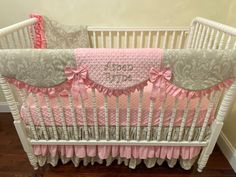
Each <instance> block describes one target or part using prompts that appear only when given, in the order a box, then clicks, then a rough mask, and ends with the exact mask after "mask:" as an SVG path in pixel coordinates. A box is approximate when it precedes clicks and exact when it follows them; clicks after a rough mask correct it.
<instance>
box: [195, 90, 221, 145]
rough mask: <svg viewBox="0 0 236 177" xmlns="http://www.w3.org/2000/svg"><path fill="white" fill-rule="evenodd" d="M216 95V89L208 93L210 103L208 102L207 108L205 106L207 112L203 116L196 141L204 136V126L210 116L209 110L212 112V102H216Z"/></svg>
mask: <svg viewBox="0 0 236 177" xmlns="http://www.w3.org/2000/svg"><path fill="white" fill-rule="evenodd" d="M218 96H219V92H216V91H215V92H213V93H212V94H211V95H210V103H209V105H208V108H207V113H206V115H205V118H204V122H203V125H202V128H201V132H200V135H199V138H198V141H202V140H203V138H204V134H205V131H206V127H207V124H208V121H209V118H210V116H211V112H212V110H213V108H214V103H215V102H216V100H217V98H218Z"/></svg>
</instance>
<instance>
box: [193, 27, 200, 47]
mask: <svg viewBox="0 0 236 177" xmlns="http://www.w3.org/2000/svg"><path fill="white" fill-rule="evenodd" d="M199 26H200V27H199V30H198V33H197V37H196V41H195V44H194V47H193V48H194V49H197V47H198V43H199V41H200V36H201V32H202V25H201V24H200V25H199Z"/></svg>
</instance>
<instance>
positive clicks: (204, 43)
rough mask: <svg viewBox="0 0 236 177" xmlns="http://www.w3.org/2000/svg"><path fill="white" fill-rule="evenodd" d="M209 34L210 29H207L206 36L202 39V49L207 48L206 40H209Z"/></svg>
mask: <svg viewBox="0 0 236 177" xmlns="http://www.w3.org/2000/svg"><path fill="white" fill-rule="evenodd" d="M209 33H210V27H207V31H206V35H205V37H204V41H203V47H202V49H206V47H207V40H208V38H209Z"/></svg>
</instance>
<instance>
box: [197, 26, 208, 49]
mask: <svg viewBox="0 0 236 177" xmlns="http://www.w3.org/2000/svg"><path fill="white" fill-rule="evenodd" d="M205 33H206V26H203V29H202V33H201V36H200V41H199V44H198V46H196V47H197V48H198V49H201V48H202V45H203V40H204V37H205Z"/></svg>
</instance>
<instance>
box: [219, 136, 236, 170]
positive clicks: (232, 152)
mask: <svg viewBox="0 0 236 177" xmlns="http://www.w3.org/2000/svg"><path fill="white" fill-rule="evenodd" d="M217 144H218V145H219V147H220V149H221V151H222V152H223V154H224V155H225V157H226V159H227V160H228V161H229V163H230V165H231V167H232V168H233V169H234V172H235V173H236V149H235V148H234V147H233V145H232V144H231V143H230V142H229V140H228V138H227V137H226V136H225V134H224V133H223V132H221V133H220V136H219V139H218V141H217Z"/></svg>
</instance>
